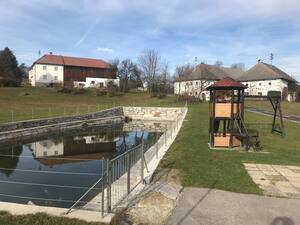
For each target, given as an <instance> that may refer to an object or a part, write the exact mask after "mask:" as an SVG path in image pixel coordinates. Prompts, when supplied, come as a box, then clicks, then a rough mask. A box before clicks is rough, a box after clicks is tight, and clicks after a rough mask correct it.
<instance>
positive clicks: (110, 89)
mask: <svg viewBox="0 0 300 225" xmlns="http://www.w3.org/2000/svg"><path fill="white" fill-rule="evenodd" d="M118 89H119V87H118V85H116V84H115V83H114V82H113V81H109V82H108V83H107V96H108V97H112V96H115V95H116V93H117V92H118Z"/></svg>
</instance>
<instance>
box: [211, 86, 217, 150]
mask: <svg viewBox="0 0 300 225" xmlns="http://www.w3.org/2000/svg"><path fill="white" fill-rule="evenodd" d="M212 104H213V105H212V115H211V132H210V135H211V147H214V146H215V140H214V139H215V138H214V136H215V120H216V118H215V110H216V90H213V91H212Z"/></svg>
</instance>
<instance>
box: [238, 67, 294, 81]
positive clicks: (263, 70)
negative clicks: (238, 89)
mask: <svg viewBox="0 0 300 225" xmlns="http://www.w3.org/2000/svg"><path fill="white" fill-rule="evenodd" d="M273 79H283V80H287V81H289V82H296V83H297V81H296V80H295V79H294V78H292V77H291V76H290V75H288V74H287V73H285V72H284V71H282V70H281V69H279V68H278V67H276V66H273V65H270V64H267V63H263V62H258V63H257V64H256V65H255V66H253V67H252V68H250V69H249V70H248V71H247V72H246V73H245V74H244V75H242V76H240V77H238V78H237V80H239V81H255V80H273Z"/></svg>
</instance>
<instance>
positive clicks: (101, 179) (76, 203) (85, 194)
mask: <svg viewBox="0 0 300 225" xmlns="http://www.w3.org/2000/svg"><path fill="white" fill-rule="evenodd" d="M103 178H104V176H103V177H101V178H100V179H99V180H98V181H97V182H96V183H95V184H94V185H93V186H92V187H90V188H89V189H88V190H87V191H86V192H85V193H84V194H83V195H82V196H81V197H80V198H79V199H78V200H77V201H76V202H75V203H74V204H73V205H72V206H71V207H70V208H69V209H68V211H67V212H66V214H68V213H70V212H71V211H72V209H74V208H75V207H76V206H77V205H78V204H79V203H80V202H82V200H83V199H84V198H85V197H86V196H87V195H88V194H89V193H90V192H91V191H92V190H93V189H94V188H95V187H96V186H97V185H98V184H99V183H100V182H103ZM102 186H103V185H102ZM101 191H102V192H103V189H102V190H101Z"/></svg>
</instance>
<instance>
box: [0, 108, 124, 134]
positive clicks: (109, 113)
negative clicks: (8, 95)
mask: <svg viewBox="0 0 300 225" xmlns="http://www.w3.org/2000/svg"><path fill="white" fill-rule="evenodd" d="M114 116H123V109H122V107H117V108H112V109H107V110H103V111H100V112H95V113H89V114H85V115H76V116H65V117H55V118H48V119H36V120H25V121H19V122H12V123H4V124H1V125H0V133H1V132H5V131H11V130H19V129H26V128H33V127H40V126H47V125H54V124H61V123H68V122H74V121H83V120H91V119H97V118H105V117H114Z"/></svg>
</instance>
